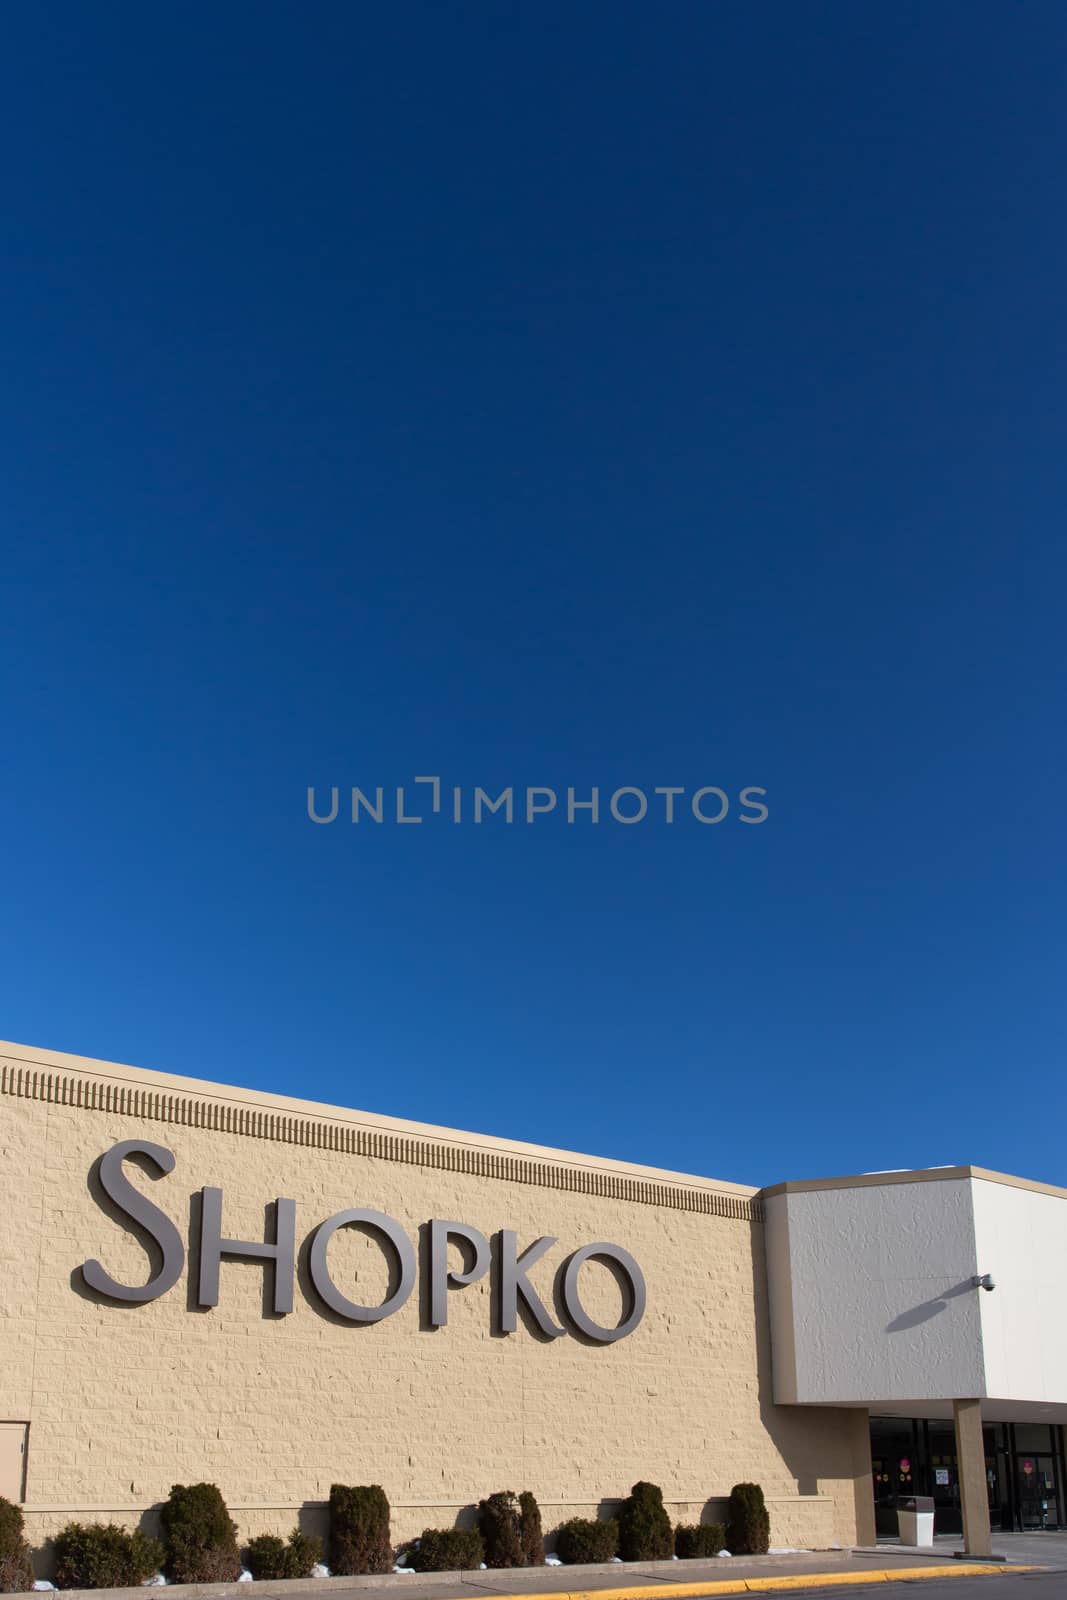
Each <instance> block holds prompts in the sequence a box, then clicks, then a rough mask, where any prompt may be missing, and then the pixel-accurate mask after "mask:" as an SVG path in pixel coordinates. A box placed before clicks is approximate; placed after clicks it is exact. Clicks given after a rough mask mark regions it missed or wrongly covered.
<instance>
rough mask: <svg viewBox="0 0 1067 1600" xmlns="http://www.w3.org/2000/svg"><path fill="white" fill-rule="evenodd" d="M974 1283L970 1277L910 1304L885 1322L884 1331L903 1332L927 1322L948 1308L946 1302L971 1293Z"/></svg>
mask: <svg viewBox="0 0 1067 1600" xmlns="http://www.w3.org/2000/svg"><path fill="white" fill-rule="evenodd" d="M973 1293H974V1284H973V1282H972V1281H971V1279H970V1278H968V1279H967V1281H966V1283H957V1284H955V1285H954V1286H953V1288H951V1289H945V1290H943V1292H942V1293H941V1294H940V1295H939V1296H938V1297H937V1298H936V1299H934V1300H924V1301H923V1302H922V1304H921V1305H917V1306H912V1308H911V1310H910V1311H902V1312H901V1313H900V1316H899V1317H894V1318H893V1320H892V1322H889V1323H887V1324H886V1330H885V1331H886V1333H905V1332H907V1330H908V1329H909V1328H918V1327H919V1326H920V1325H921V1324H922V1323H924V1322H929V1321H930V1318H931V1317H936V1316H937V1314H938V1312H939V1311H945V1310H947V1309H948V1302H949V1301H950V1300H955V1299H957V1298H958V1297H959V1296H960V1295H961V1294H973Z"/></svg>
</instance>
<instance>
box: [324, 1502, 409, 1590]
mask: <svg viewBox="0 0 1067 1600" xmlns="http://www.w3.org/2000/svg"><path fill="white" fill-rule="evenodd" d="M330 1570H331V1572H333V1573H334V1575H335V1576H336V1577H348V1576H349V1575H350V1574H352V1573H355V1572H391V1571H392V1570H393V1547H392V1545H391V1543H390V1541H389V1501H388V1500H387V1499H386V1494H385V1490H384V1489H382V1488H381V1487H380V1486H379V1485H378V1484H376V1483H365V1484H359V1485H357V1486H355V1487H352V1486H351V1485H349V1484H347V1483H335V1484H334V1485H333V1487H332V1488H331V1490H330Z"/></svg>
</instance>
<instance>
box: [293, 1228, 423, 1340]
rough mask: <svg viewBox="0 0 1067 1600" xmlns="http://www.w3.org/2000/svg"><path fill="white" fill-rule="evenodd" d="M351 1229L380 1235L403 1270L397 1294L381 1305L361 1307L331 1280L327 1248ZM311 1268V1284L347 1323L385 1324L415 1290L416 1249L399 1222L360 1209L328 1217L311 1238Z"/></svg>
mask: <svg viewBox="0 0 1067 1600" xmlns="http://www.w3.org/2000/svg"><path fill="white" fill-rule="evenodd" d="M350 1227H358V1228H369V1229H370V1231H371V1232H372V1233H376V1234H378V1235H379V1237H380V1238H381V1239H382V1240H384V1241H385V1242H386V1244H387V1245H388V1246H389V1248H390V1249H391V1251H392V1254H393V1256H394V1264H395V1265H396V1266H397V1267H398V1268H399V1273H400V1281H399V1283H398V1284H397V1287H396V1288H395V1289H394V1291H393V1293H392V1294H391V1295H387V1296H386V1298H385V1299H384V1300H383V1301H382V1303H381V1305H380V1306H361V1305H357V1304H356V1302H355V1301H354V1300H349V1299H348V1297H347V1296H346V1295H343V1294H342V1293H341V1291H340V1289H338V1287H337V1285H336V1284H335V1283H334V1281H333V1279H332V1278H331V1277H330V1269H329V1266H328V1265H327V1262H326V1247H327V1245H328V1244H329V1242H330V1240H331V1239H332V1238H333V1236H334V1234H335V1233H336V1232H337V1230H338V1229H339V1228H350ZM385 1253H388V1252H385ZM308 1267H309V1270H310V1272H311V1281H312V1283H313V1284H314V1285H315V1288H316V1290H317V1291H318V1294H319V1296H320V1298H321V1299H322V1300H323V1301H324V1302H325V1304H326V1305H328V1306H329V1308H330V1310H331V1311H334V1312H336V1314H337V1315H338V1316H339V1317H344V1319H345V1321H346V1322H381V1320H382V1318H383V1317H391V1316H392V1314H393V1312H394V1311H399V1310H400V1307H401V1306H402V1305H403V1304H404V1301H405V1300H406V1299H407V1298H408V1295H409V1294H410V1293H411V1291H412V1289H413V1288H414V1287H415V1271H416V1265H415V1250H414V1247H413V1245H412V1243H411V1240H410V1239H409V1238H408V1236H407V1234H406V1233H405V1232H404V1230H403V1228H402V1227H401V1226H400V1224H399V1222H394V1221H393V1219H392V1217H387V1216H386V1215H385V1213H384V1212H382V1211H368V1210H365V1209H362V1208H356V1209H353V1210H351V1211H338V1212H336V1213H335V1215H334V1216H332V1217H327V1219H326V1221H325V1222H322V1223H320V1224H319V1226H318V1227H317V1228H316V1229H315V1232H314V1233H313V1234H312V1235H311V1250H310V1252H309V1255H308Z"/></svg>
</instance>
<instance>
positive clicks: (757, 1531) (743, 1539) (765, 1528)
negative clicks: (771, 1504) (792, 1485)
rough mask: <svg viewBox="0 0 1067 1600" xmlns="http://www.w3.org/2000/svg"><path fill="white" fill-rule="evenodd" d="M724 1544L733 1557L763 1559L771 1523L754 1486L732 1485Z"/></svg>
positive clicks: (758, 1489) (757, 1487)
mask: <svg viewBox="0 0 1067 1600" xmlns="http://www.w3.org/2000/svg"><path fill="white" fill-rule="evenodd" d="M726 1516H727V1520H726V1544H727V1547H728V1549H729V1551H730V1553H731V1555H735V1556H763V1555H766V1554H767V1546H768V1545H769V1544H770V1542H771V1519H770V1516H769V1515H768V1513H767V1507H766V1505H765V1504H764V1500H763V1490H762V1489H761V1488H760V1486H759V1484H758V1483H735V1484H734V1486H733V1488H732V1489H731V1490H730V1505H729V1509H728V1510H727V1514H726Z"/></svg>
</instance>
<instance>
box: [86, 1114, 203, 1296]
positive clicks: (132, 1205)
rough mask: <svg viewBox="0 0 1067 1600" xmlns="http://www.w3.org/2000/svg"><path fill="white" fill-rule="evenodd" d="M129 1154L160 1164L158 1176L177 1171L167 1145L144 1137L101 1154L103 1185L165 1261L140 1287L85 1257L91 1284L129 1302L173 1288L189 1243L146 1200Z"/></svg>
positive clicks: (118, 1145) (102, 1291)
mask: <svg viewBox="0 0 1067 1600" xmlns="http://www.w3.org/2000/svg"><path fill="white" fill-rule="evenodd" d="M127 1156H145V1157H146V1158H147V1159H148V1161H150V1162H151V1164H152V1165H153V1166H154V1167H158V1168H159V1172H158V1173H157V1174H156V1176H158V1177H160V1178H162V1177H164V1176H165V1175H166V1174H167V1173H168V1172H173V1171H174V1157H173V1155H172V1154H171V1152H170V1151H169V1150H167V1149H165V1148H164V1146H163V1145H161V1144H146V1143H145V1141H144V1140H142V1139H123V1140H122V1141H121V1142H120V1143H119V1144H116V1145H113V1146H112V1148H111V1149H110V1150H109V1151H108V1152H107V1153H106V1155H103V1156H101V1157H100V1187H101V1188H102V1189H103V1191H104V1193H105V1194H106V1195H107V1197H108V1199H109V1200H113V1201H114V1203H115V1205H117V1206H118V1208H119V1210H120V1211H123V1212H125V1214H126V1216H128V1217H129V1218H130V1220H131V1221H132V1222H134V1223H136V1224H137V1226H138V1228H140V1229H142V1230H143V1231H144V1232H145V1233H147V1234H148V1236H149V1238H150V1239H151V1240H152V1241H153V1242H154V1243H155V1244H156V1245H158V1247H159V1249H160V1251H161V1253H162V1256H163V1265H162V1267H161V1268H160V1270H159V1271H158V1272H157V1273H156V1275H155V1277H154V1278H150V1279H149V1281H148V1282H147V1283H146V1284H145V1285H144V1286H143V1287H142V1288H139V1289H137V1288H134V1289H131V1288H128V1287H127V1286H126V1285H125V1284H122V1283H116V1281H115V1279H114V1278H113V1277H112V1276H111V1274H110V1273H108V1272H105V1271H104V1269H103V1267H102V1266H101V1265H100V1263H99V1261H83V1262H82V1267H81V1274H82V1277H83V1278H84V1280H85V1282H86V1283H87V1284H88V1286H89V1288H90V1289H95V1290H96V1292H97V1294H105V1295H107V1296H108V1298H109V1299H110V1300H121V1301H123V1302H124V1304H126V1305H144V1304H146V1302H147V1301H149V1300H158V1299H159V1297H160V1295H161V1294H166V1292H167V1290H168V1289H173V1287H174V1285H175V1284H176V1283H177V1281H178V1279H179V1278H180V1277H181V1275H182V1268H183V1267H184V1266H185V1246H184V1245H183V1244H182V1241H181V1236H180V1234H179V1233H178V1230H177V1228H176V1227H175V1226H174V1224H173V1222H172V1221H171V1220H170V1218H169V1217H168V1216H165V1215H164V1213H163V1212H162V1211H160V1209H159V1207H158V1206H154V1205H153V1204H152V1202H151V1200H146V1199H145V1197H144V1195H143V1194H140V1193H139V1192H138V1190H136V1189H135V1188H134V1187H133V1184H132V1183H131V1182H130V1180H129V1179H128V1178H127V1177H126V1174H125V1173H124V1172H123V1170H122V1163H123V1162H124V1161H125V1159H126V1157H127Z"/></svg>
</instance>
